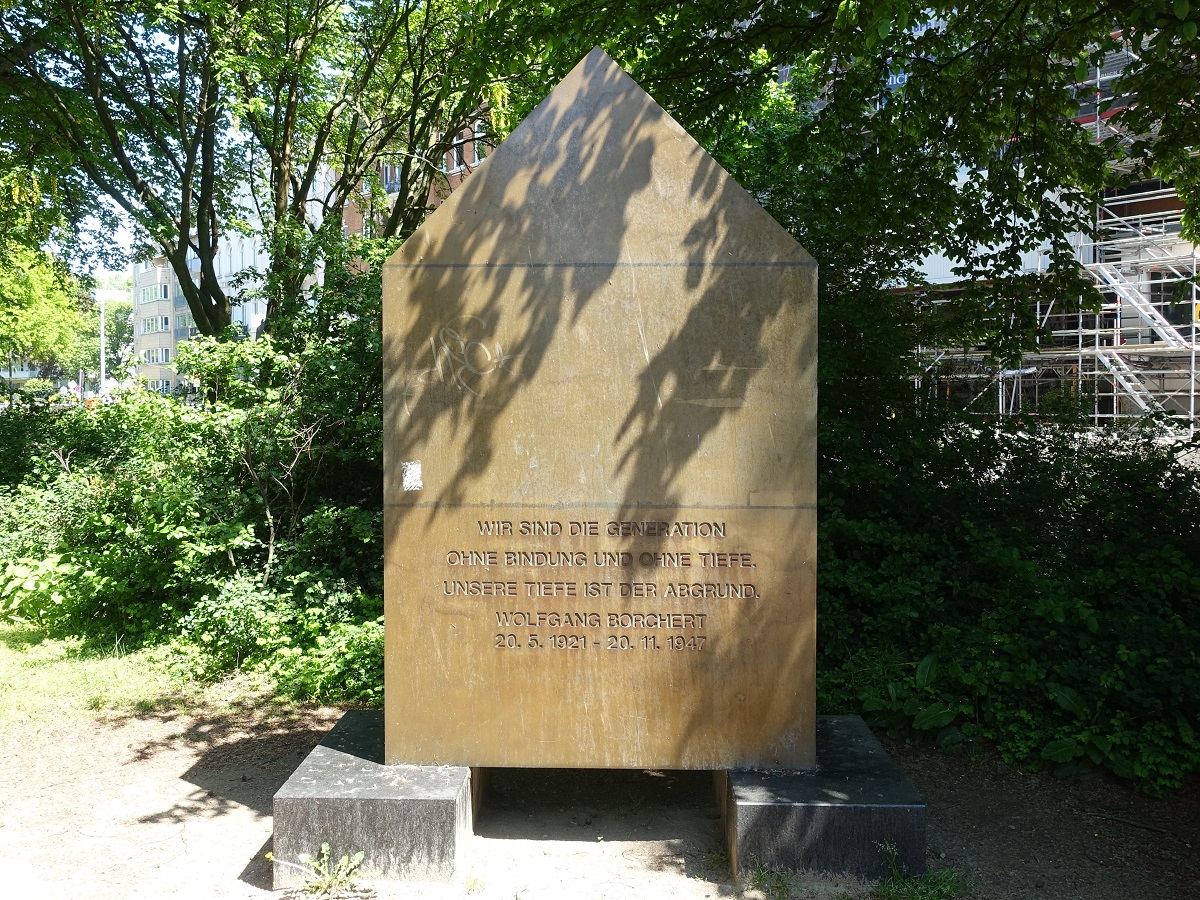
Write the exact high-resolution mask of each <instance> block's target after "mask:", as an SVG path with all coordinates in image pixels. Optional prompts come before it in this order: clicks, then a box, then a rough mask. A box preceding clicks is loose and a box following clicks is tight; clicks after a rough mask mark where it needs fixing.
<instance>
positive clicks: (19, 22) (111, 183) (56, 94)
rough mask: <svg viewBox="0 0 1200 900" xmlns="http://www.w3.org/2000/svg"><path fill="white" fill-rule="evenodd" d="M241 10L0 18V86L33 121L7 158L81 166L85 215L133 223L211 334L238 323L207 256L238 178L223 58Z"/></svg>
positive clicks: (86, 11)
mask: <svg viewBox="0 0 1200 900" xmlns="http://www.w3.org/2000/svg"><path fill="white" fill-rule="evenodd" d="M245 6H246V3H245V2H241V3H239V2H232V3H206V4H184V3H181V4H178V5H159V4H155V3H148V2H139V0H134V2H118V3H115V4H97V3H93V2H90V0H60V2H54V3H50V4H46V5H45V6H41V7H38V8H33V7H30V6H29V5H27V4H19V5H15V6H11V7H8V8H6V9H4V10H3V12H2V13H0V47H2V48H3V49H2V53H3V60H4V64H3V65H2V66H0V86H2V87H3V89H4V90H5V92H6V94H7V95H8V98H7V99H8V104H9V106H10V109H11V110H12V111H13V112H14V114H15V115H17V116H20V115H22V114H23V115H24V116H25V125H24V127H23V128H21V129H20V130H19V131H17V132H16V133H15V135H13V136H12V137H10V138H9V141H10V147H9V152H10V153H11V154H14V155H17V156H18V158H20V156H22V155H23V156H24V157H25V158H26V161H27V163H28V165H29V166H30V168H33V169H37V168H38V167H39V166H40V165H41V164H43V163H44V159H43V157H44V155H45V154H46V153H47V151H48V149H49V148H53V149H54V150H55V151H56V152H54V153H53V154H52V157H53V158H54V159H55V160H56V161H57V162H58V163H59V164H60V165H61V164H62V163H66V164H67V165H68V166H71V167H75V168H77V170H78V171H79V172H80V173H82V175H83V176H84V178H85V179H86V182H87V184H88V186H89V187H90V189H91V190H90V193H91V195H92V197H93V200H92V202H91V203H90V204H89V205H90V207H92V208H96V207H100V206H102V205H103V204H102V203H101V201H100V199H99V198H100V197H102V198H104V199H106V200H107V201H110V202H111V203H114V204H116V206H117V207H119V208H120V209H121V210H122V211H124V213H125V214H127V215H128V216H129V217H130V218H131V219H132V220H133V222H134V223H135V224H136V225H137V227H138V228H139V229H140V231H141V233H142V235H143V236H144V237H145V238H146V239H147V240H148V241H150V242H152V243H153V244H154V245H155V246H156V248H157V251H158V252H161V253H162V254H163V255H164V256H165V257H166V259H167V261H168V263H169V265H170V266H171V268H172V269H173V270H174V272H175V274H176V276H177V277H178V278H179V281H180V284H181V285H182V288H183V291H184V294H185V296H186V297H187V300H188V306H189V307H190V309H191V312H192V315H193V316H194V317H195V319H196V322H197V325H198V326H199V327H200V328H202V329H204V330H205V331H206V332H210V333H217V332H220V331H222V330H223V329H224V328H225V327H226V326H228V324H229V321H230V301H229V298H228V297H227V296H226V295H225V293H224V291H223V289H222V288H221V285H220V282H219V281H218V279H217V276H216V271H215V268H214V267H213V254H214V252H215V250H216V247H217V245H218V242H219V240H220V237H221V234H222V232H223V226H224V224H225V222H226V221H227V220H228V219H229V218H230V217H231V216H232V214H233V210H234V208H235V204H234V186H235V185H236V183H237V180H238V176H239V168H238V166H237V164H236V163H237V158H236V152H235V151H236V141H235V140H234V136H235V132H234V131H233V129H232V125H233V123H232V120H231V119H230V118H229V114H228V104H227V103H226V102H225V100H224V90H223V85H222V72H221V69H220V65H221V60H222V56H221V54H222V52H223V51H224V49H225V48H226V46H227V44H228V41H229V34H230V32H231V31H232V30H233V29H235V28H236V26H237V22H238V19H239V17H240V15H241V14H242V13H243V12H244V10H245ZM193 263H195V266H196V268H198V269H199V272H198V273H197V275H196V276H193V274H192V268H193Z"/></svg>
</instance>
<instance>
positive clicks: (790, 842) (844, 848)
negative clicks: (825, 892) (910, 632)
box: [716, 716, 925, 878]
mask: <svg viewBox="0 0 1200 900" xmlns="http://www.w3.org/2000/svg"><path fill="white" fill-rule="evenodd" d="M716 777H717V797H718V802H719V804H720V807H721V817H722V820H723V822H724V826H725V839H726V843H727V845H728V849H729V859H730V863H731V865H732V867H733V871H734V873H735V874H740V873H742V872H746V871H748V870H750V869H752V868H754V867H755V866H765V867H768V868H776V869H787V870H796V871H813V872H829V873H833V874H839V875H857V876H860V877H863V878H881V877H884V876H886V875H887V874H888V869H887V856H886V854H885V852H884V849H883V847H884V846H885V845H889V846H891V847H894V848H895V851H896V862H897V863H898V864H899V867H900V869H901V870H902V871H904V872H907V873H909V874H917V873H920V872H923V871H924V870H925V804H924V803H923V802H922V800H921V798H920V796H919V795H918V794H917V792H916V791H915V790H914V789H913V788H912V786H911V785H910V784H909V783H908V781H907V779H905V777H904V774H903V773H902V772H901V771H900V769H899V767H898V766H897V765H896V763H895V762H894V761H893V760H892V758H891V757H890V756H888V754H887V751H886V750H884V749H883V747H882V746H881V745H880V743H879V741H877V740H876V739H875V736H874V735H873V734H871V731H870V729H869V728H867V726H866V723H864V722H863V720H862V719H860V718H859V717H858V716H818V718H817V770H816V771H815V772H807V773H806V772H778V771H757V770H752V771H745V772H735V771H730V772H717V773H716Z"/></svg>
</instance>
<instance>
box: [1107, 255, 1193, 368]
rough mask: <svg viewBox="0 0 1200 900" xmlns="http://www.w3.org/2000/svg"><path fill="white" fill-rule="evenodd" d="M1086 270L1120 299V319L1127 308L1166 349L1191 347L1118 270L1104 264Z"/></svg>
mask: <svg viewBox="0 0 1200 900" xmlns="http://www.w3.org/2000/svg"><path fill="white" fill-rule="evenodd" d="M1088 270H1089V271H1090V272H1091V273H1092V277H1093V278H1094V279H1095V280H1096V281H1097V282H1098V283H1099V285H1100V287H1101V288H1102V289H1103V288H1106V289H1108V290H1111V291H1113V292H1114V293H1115V294H1116V295H1117V296H1118V297H1119V298H1120V299H1121V307H1122V310H1121V311H1122V318H1124V308H1125V307H1126V306H1128V308H1129V309H1131V310H1132V311H1133V314H1134V315H1135V316H1136V317H1137V318H1138V319H1140V320H1141V321H1142V322H1143V323H1144V324H1145V325H1146V326H1147V327H1148V328H1150V329H1151V330H1152V331H1153V332H1154V333H1155V334H1156V335H1158V337H1159V340H1161V341H1163V342H1164V343H1165V344H1166V345H1167V346H1168V347H1172V348H1174V349H1177V350H1187V349H1190V347H1191V345H1190V344H1189V343H1188V342H1187V341H1186V340H1185V339H1184V337H1183V335H1182V334H1180V333H1179V329H1177V328H1176V327H1175V326H1174V325H1172V324H1171V323H1170V322H1168V321H1167V319H1166V317H1165V316H1163V314H1162V313H1160V312H1159V311H1158V309H1157V308H1155V306H1154V304H1153V303H1151V302H1150V300H1149V298H1148V297H1147V296H1146V295H1145V294H1143V293H1142V292H1141V291H1140V290H1139V289H1138V287H1137V285H1135V284H1133V283H1132V282H1131V281H1129V279H1127V278H1126V277H1125V276H1124V275H1123V274H1122V273H1121V271H1120V270H1119V269H1117V268H1116V267H1115V266H1110V265H1108V264H1106V263H1093V264H1092V265H1090V266H1088Z"/></svg>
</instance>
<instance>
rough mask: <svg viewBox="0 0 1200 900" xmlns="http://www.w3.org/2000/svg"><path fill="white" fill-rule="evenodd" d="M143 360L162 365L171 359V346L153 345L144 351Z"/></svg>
mask: <svg viewBox="0 0 1200 900" xmlns="http://www.w3.org/2000/svg"><path fill="white" fill-rule="evenodd" d="M142 360H143V361H144V362H148V363H150V364H151V365H158V366H161V365H163V364H165V363H169V362H170V361H171V348H170V347H151V348H149V349H148V350H143V351H142Z"/></svg>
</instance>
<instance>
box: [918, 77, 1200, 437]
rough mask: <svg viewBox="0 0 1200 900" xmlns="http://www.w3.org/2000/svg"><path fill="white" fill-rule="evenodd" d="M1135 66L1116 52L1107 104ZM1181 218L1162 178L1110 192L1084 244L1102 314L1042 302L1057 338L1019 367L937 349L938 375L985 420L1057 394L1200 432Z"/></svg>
mask: <svg viewBox="0 0 1200 900" xmlns="http://www.w3.org/2000/svg"><path fill="white" fill-rule="evenodd" d="M1128 60H1129V56H1128V55H1126V54H1110V55H1109V57H1108V58H1107V59H1106V60H1105V62H1104V65H1103V66H1101V67H1100V68H1099V69H1098V70H1096V71H1095V80H1094V82H1093V84H1094V88H1093V90H1094V92H1095V94H1097V95H1098V97H1099V98H1100V99H1101V100H1104V99H1107V98H1108V97H1109V96H1111V91H1110V88H1109V85H1110V84H1111V83H1112V81H1113V79H1115V77H1116V76H1117V75H1118V74H1119V73H1120V72H1121V71H1122V69H1123V67H1124V66H1125V65H1127V64H1128ZM1081 113H1082V115H1081V118H1080V123H1081V125H1082V126H1083V127H1086V128H1089V129H1092V130H1094V131H1095V134H1096V138H1097V140H1103V139H1105V138H1107V137H1109V136H1111V135H1113V134H1114V133H1115V132H1114V130H1113V128H1112V123H1111V120H1110V114H1109V113H1105V112H1103V111H1102V110H1101V109H1098V108H1097V105H1095V104H1093V105H1090V106H1085V107H1083V108H1082V109H1081ZM1118 136H1119V135H1118ZM1181 219H1182V202H1181V201H1180V199H1179V197H1178V196H1177V195H1176V193H1175V191H1174V190H1173V189H1172V188H1171V187H1170V186H1168V185H1165V184H1163V183H1162V182H1158V181H1148V182H1142V183H1140V184H1135V185H1133V186H1131V187H1129V188H1127V189H1125V190H1121V191H1115V192H1110V193H1109V194H1108V195H1106V196H1105V197H1104V199H1103V200H1102V201H1101V202H1100V203H1099V204H1098V205H1097V208H1096V232H1095V237H1094V238H1092V237H1084V236H1079V237H1078V238H1077V241H1076V246H1077V258H1078V260H1079V263H1080V265H1081V266H1082V267H1083V269H1084V270H1085V271H1086V272H1087V273H1088V275H1089V276H1090V277H1091V279H1092V280H1093V281H1094V282H1095V285H1096V290H1097V292H1098V293H1099V298H1098V299H1099V306H1098V308H1097V309H1096V310H1095V311H1087V312H1080V311H1071V310H1069V309H1064V308H1056V304H1054V303H1050V304H1047V305H1039V306H1038V308H1037V310H1036V313H1037V320H1038V323H1039V324H1040V325H1041V326H1042V327H1043V329H1044V331H1045V333H1046V336H1045V337H1044V338H1043V339H1042V340H1041V341H1040V346H1039V347H1038V349H1037V351H1036V352H1033V353H1029V354H1027V355H1026V356H1025V358H1024V359H1023V360H1022V362H1021V364H1020V365H1019V366H1016V367H1013V368H1011V369H998V368H996V367H995V366H994V365H992V364H991V362H990V361H989V360H988V358H987V353H986V350H985V349H984V348H976V349H975V350H968V351H967V352H962V351H957V352H955V351H948V350H928V349H927V350H923V351H922V352H923V357H924V362H925V365H926V367H927V368H926V371H927V372H929V373H930V374H933V373H938V374H937V375H936V376H935V377H937V378H939V380H940V382H941V388H942V390H943V391H945V392H946V393H948V394H952V395H953V396H954V397H956V398H960V399H961V400H962V401H963V402H965V403H967V404H968V405H969V408H970V409H973V410H977V411H978V412H980V413H986V414H990V415H1000V416H1008V415H1018V414H1021V413H1031V412H1035V411H1036V410H1037V409H1038V408H1039V406H1040V404H1041V403H1042V401H1043V400H1045V399H1046V398H1048V397H1049V396H1051V395H1057V396H1061V395H1067V396H1071V397H1074V398H1078V399H1079V400H1080V402H1083V403H1084V404H1085V405H1086V406H1085V408H1087V409H1088V411H1089V413H1090V416H1091V419H1092V421H1093V423H1094V424H1097V425H1102V424H1110V423H1113V422H1116V421H1119V420H1122V419H1129V418H1133V417H1138V416H1144V415H1146V414H1149V413H1157V414H1165V415H1167V416H1169V417H1170V419H1171V421H1172V423H1173V426H1172V430H1173V431H1174V432H1175V433H1176V434H1184V435H1191V434H1194V433H1195V432H1196V430H1197V428H1198V426H1200V406H1198V404H1197V392H1198V390H1200V379H1198V375H1200V373H1198V372H1197V353H1196V349H1197V336H1198V335H1197V329H1198V323H1200V293H1198V289H1197V284H1196V275H1197V245H1196V244H1193V243H1192V242H1191V241H1188V240H1184V239H1183V238H1182V237H1181V235H1180V227H1181ZM1026 263H1027V265H1028V267H1029V269H1030V270H1031V271H1037V270H1038V267H1039V263H1040V259H1039V257H1038V256H1037V255H1036V254H1031V255H1030V257H1029V258H1028V259H1027V260H1026ZM949 267H950V263H949V261H948V260H945V259H944V258H940V257H939V258H934V259H931V260H930V261H929V262H928V263H927V266H926V268H927V275H928V278H929V281H930V282H931V283H932V284H942V285H949V284H950V283H952V282H953V281H955V278H954V276H953V275H952V274H951V273H950V270H949Z"/></svg>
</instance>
